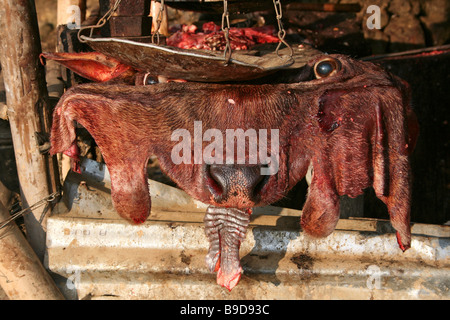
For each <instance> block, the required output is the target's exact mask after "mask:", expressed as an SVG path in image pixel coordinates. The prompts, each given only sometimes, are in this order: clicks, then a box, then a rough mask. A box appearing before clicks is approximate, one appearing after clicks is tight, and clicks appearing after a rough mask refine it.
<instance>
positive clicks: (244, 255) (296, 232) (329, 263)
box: [47, 160, 450, 299]
mask: <svg viewBox="0 0 450 320" xmlns="http://www.w3.org/2000/svg"><path fill="white" fill-rule="evenodd" d="M82 169H83V174H82V175H78V174H75V173H70V174H69V175H68V177H67V179H66V183H65V187H64V188H65V189H64V190H65V196H64V202H61V203H59V204H58V208H57V210H55V211H56V212H55V214H54V215H53V216H52V217H50V218H49V220H48V231H47V246H48V257H47V258H48V267H49V269H50V270H52V271H53V272H55V273H58V274H60V275H62V276H63V277H65V278H66V279H64V280H63V281H62V282H61V286H62V287H63V288H62V289H64V290H65V291H66V294H67V295H72V297H75V298H78V299H84V298H96V299H110V298H120V299H449V298H450V293H449V287H450V259H449V257H450V246H449V245H450V227H449V226H437V225H423V224H414V225H413V227H412V233H413V239H412V248H411V249H409V250H407V251H406V252H405V253H402V251H401V250H400V249H399V248H398V246H397V241H396V238H395V234H394V230H393V229H392V227H391V226H390V223H389V221H383V220H374V219H361V218H358V219H341V220H340V221H339V223H338V226H337V230H336V231H335V232H334V233H333V234H332V235H331V236H329V237H327V238H324V239H312V238H310V237H308V236H307V235H305V234H304V233H303V232H301V230H300V228H299V224H298V221H299V216H300V214H301V212H300V211H297V210H290V209H283V208H276V207H264V208H259V209H257V210H255V213H254V214H253V217H252V221H251V223H250V228H249V230H248V232H247V237H246V241H245V242H243V243H242V246H241V250H240V255H241V263H242V266H243V269H244V274H243V276H242V278H241V281H240V283H239V284H238V285H237V287H235V288H234V289H233V290H232V291H231V292H228V290H227V289H224V288H222V287H220V286H218V285H217V284H216V281H215V274H211V273H209V271H208V270H207V268H206V264H205V256H206V253H207V249H208V241H207V239H206V236H205V234H204V228H203V215H204V211H205V210H206V206H205V205H204V204H202V203H199V202H197V201H195V200H193V199H192V198H190V197H189V196H188V195H187V194H186V193H184V192H183V191H181V190H179V189H176V188H172V187H169V186H166V185H163V184H161V183H158V182H155V181H149V183H150V190H151V191H150V192H151V195H152V213H151V215H150V217H149V219H148V220H147V221H146V222H145V223H144V224H142V225H137V226H136V225H131V224H129V223H127V222H126V221H124V220H122V219H121V218H120V217H119V216H118V215H117V214H116V213H115V211H114V209H113V207H112V204H111V199H110V194H109V185H110V180H109V174H108V171H107V170H106V168H105V167H104V166H103V165H101V164H98V163H96V162H94V161H90V160H84V162H83V163H82Z"/></svg>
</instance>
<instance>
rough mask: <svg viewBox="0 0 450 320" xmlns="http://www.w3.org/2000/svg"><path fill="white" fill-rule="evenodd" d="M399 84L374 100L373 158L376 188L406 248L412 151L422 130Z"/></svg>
mask: <svg viewBox="0 0 450 320" xmlns="http://www.w3.org/2000/svg"><path fill="white" fill-rule="evenodd" d="M404 89H405V88H404V87H399V89H398V90H399V91H400V94H396V92H395V91H393V90H394V89H391V92H386V93H385V94H384V95H379V97H380V98H379V100H378V101H377V103H375V105H374V108H375V114H376V133H375V146H374V157H373V168H374V170H373V172H374V183H373V187H374V190H375V193H376V195H377V197H378V198H379V199H381V200H382V201H383V202H384V203H385V204H386V206H387V208H388V211H389V215H390V218H391V224H392V226H393V227H394V228H395V229H396V231H397V241H398V244H399V246H400V248H401V249H402V250H403V251H405V250H406V249H408V248H409V247H410V244H411V227H410V207H411V168H410V164H409V155H410V154H411V152H412V150H413V148H414V146H415V143H416V140H417V136H418V131H419V125H418V122H417V118H416V116H415V114H414V112H413V111H412V110H411V108H410V106H409V97H408V96H407V93H406V92H405V91H404Z"/></svg>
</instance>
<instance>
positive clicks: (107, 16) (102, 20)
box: [77, 0, 122, 43]
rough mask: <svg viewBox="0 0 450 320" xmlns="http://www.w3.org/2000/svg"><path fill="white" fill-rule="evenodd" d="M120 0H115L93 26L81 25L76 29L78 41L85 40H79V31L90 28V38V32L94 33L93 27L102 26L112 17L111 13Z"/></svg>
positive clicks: (83, 41)
mask: <svg viewBox="0 0 450 320" xmlns="http://www.w3.org/2000/svg"><path fill="white" fill-rule="evenodd" d="M121 1H122V0H116V2H115V3H114V5H113V6H112V8H109V10H108V11H107V12H106V13H105V14H104V15H103V17H101V18H100V20H98V22H97V24H96V25H93V26H85V27H81V28H80V30H78V35H77V36H78V41H80V42H82V43H85V42H86V41H85V40H81V38H80V35H81V31H83V30H86V29H91V33H90V34H89V37H90V38H92V34H93V33H94V29H98V28H101V27H103V26H104V25H105V24H106V22H107V21H108V20H109V19H110V18H111V17H112V15H113V13H114V12H115V11H116V10H117V8H118V7H119V4H120V2H121Z"/></svg>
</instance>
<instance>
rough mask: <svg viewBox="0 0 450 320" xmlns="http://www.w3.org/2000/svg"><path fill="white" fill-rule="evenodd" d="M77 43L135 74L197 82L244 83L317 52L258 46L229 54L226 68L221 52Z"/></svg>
mask: <svg viewBox="0 0 450 320" xmlns="http://www.w3.org/2000/svg"><path fill="white" fill-rule="evenodd" d="M81 39H82V40H83V41H85V42H86V43H87V44H89V46H90V47H92V48H93V49H94V50H96V51H98V52H101V53H103V54H105V55H107V56H110V57H113V58H115V59H117V60H119V61H120V62H122V63H124V64H127V65H130V66H132V67H133V68H135V69H137V70H141V71H143V72H148V73H150V74H152V75H161V76H165V77H167V78H172V79H184V80H188V81H199V82H230V81H246V80H252V79H256V78H260V77H263V76H266V75H269V74H271V73H274V72H275V71H278V70H280V69H287V68H298V67H301V66H302V65H304V64H305V63H306V62H307V61H308V60H310V59H311V57H312V56H314V55H316V54H319V53H320V52H319V51H317V50H315V49H313V48H311V47H309V46H293V51H294V55H293V56H292V57H290V55H289V49H288V48H284V49H281V50H279V52H278V53H279V55H277V53H276V52H275V50H274V49H273V48H274V46H273V45H261V46H259V47H258V48H255V49H254V50H248V51H247V50H245V51H244V50H241V51H233V53H232V56H231V59H230V61H229V63H228V64H225V61H224V57H223V52H221V51H207V50H191V49H180V48H175V47H170V46H166V45H156V44H151V43H143V42H136V41H131V40H127V39H120V38H91V37H87V36H83V35H82V36H81Z"/></svg>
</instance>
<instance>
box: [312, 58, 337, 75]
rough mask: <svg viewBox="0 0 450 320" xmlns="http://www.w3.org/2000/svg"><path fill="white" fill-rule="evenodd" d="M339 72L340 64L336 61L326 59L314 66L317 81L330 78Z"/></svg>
mask: <svg viewBox="0 0 450 320" xmlns="http://www.w3.org/2000/svg"><path fill="white" fill-rule="evenodd" d="M337 71H339V63H338V62H337V61H336V60H334V59H329V58H327V59H325V60H322V61H320V62H317V63H316V65H315V66H314V74H315V75H316V78H317V79H322V78H325V77H329V76H331V75H333V74H335V73H336V72H337Z"/></svg>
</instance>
